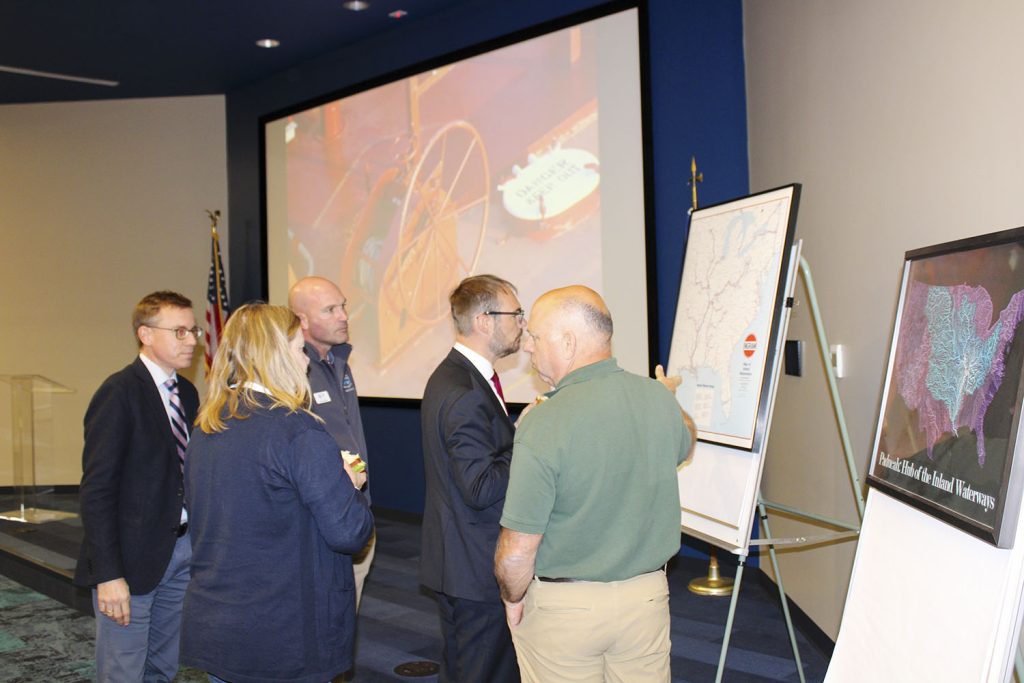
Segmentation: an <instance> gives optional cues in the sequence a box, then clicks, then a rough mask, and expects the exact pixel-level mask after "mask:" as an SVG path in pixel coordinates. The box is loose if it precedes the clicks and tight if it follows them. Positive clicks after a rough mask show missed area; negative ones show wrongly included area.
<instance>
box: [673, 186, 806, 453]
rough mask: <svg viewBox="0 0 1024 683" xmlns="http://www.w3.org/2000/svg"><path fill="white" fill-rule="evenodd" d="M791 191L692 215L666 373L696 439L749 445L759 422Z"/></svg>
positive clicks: (795, 190) (789, 232) (790, 219)
mask: <svg viewBox="0 0 1024 683" xmlns="http://www.w3.org/2000/svg"><path fill="white" fill-rule="evenodd" d="M799 194H800V186H799V185H790V186H788V187H783V188H780V189H777V190H771V191H768V192H763V193H760V194H756V195H753V196H750V197H744V198H742V199H738V200H735V201H731V202H727V203H725V204H719V205H716V206H712V207H707V208H704V209H699V210H697V211H695V212H694V213H693V217H692V219H691V221H690V235H689V238H688V240H687V245H686V262H685V264H684V266H683V276H682V284H681V285H680V288H679V302H678V306H677V308H676V322H675V328H674V331H673V335H672V347H671V350H670V352H669V373H670V374H673V375H679V376H680V377H682V379H683V383H682V385H681V386H680V388H679V392H678V393H677V396H678V398H679V403H680V405H682V406H683V408H684V409H685V410H686V411H687V412H688V413H690V415H691V416H692V417H693V419H694V421H695V422H696V423H697V427H698V429H699V430H700V438H701V439H702V440H705V441H711V442H713V443H720V444H723V445H726V446H735V447H738V448H746V449H750V448H752V447H753V445H754V442H755V437H756V436H758V434H757V432H758V426H759V425H763V411H762V410H761V408H762V403H763V399H764V398H765V391H764V388H765V372H766V370H767V369H768V368H769V367H770V363H769V362H768V361H769V360H770V358H771V355H772V352H773V351H774V349H772V348H771V338H772V333H773V332H774V330H775V326H776V324H777V320H776V313H777V312H778V309H779V302H780V300H779V296H780V287H781V285H782V284H783V283H782V279H783V278H784V277H785V274H786V270H785V268H786V260H787V257H788V255H789V248H790V247H791V246H792V243H793V227H794V225H795V217H796V204H797V202H798V200H799Z"/></svg>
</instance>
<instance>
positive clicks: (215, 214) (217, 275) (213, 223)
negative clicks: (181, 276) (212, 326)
mask: <svg viewBox="0 0 1024 683" xmlns="http://www.w3.org/2000/svg"><path fill="white" fill-rule="evenodd" d="M206 215H207V216H209V217H210V233H211V236H212V237H213V269H214V273H213V274H214V280H213V282H214V287H216V289H217V299H216V301H217V303H218V307H219V304H220V301H221V296H222V292H221V291H220V281H221V272H220V239H219V238H218V237H217V221H219V220H220V209H216V210H215V211H210V210H209V209H207V210H206Z"/></svg>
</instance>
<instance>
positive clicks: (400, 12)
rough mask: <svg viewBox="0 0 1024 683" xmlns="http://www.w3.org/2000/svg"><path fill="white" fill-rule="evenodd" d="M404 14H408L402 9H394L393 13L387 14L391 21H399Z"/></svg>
mask: <svg viewBox="0 0 1024 683" xmlns="http://www.w3.org/2000/svg"><path fill="white" fill-rule="evenodd" d="M406 14H408V12H406V11H405V10H404V9H396V10H395V11H394V12H388V16H389V17H391V18H392V19H401V18H402V17H404V16H405V15H406Z"/></svg>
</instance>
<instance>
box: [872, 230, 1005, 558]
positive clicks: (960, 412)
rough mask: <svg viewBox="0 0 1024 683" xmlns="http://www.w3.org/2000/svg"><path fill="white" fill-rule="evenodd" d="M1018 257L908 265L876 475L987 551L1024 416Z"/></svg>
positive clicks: (990, 251)
mask: <svg viewBox="0 0 1024 683" xmlns="http://www.w3.org/2000/svg"><path fill="white" fill-rule="evenodd" d="M1022 255H1024V250H1022V248H1021V245H1020V244H1019V243H1016V242H1014V243H1009V244H1004V245H992V246H987V247H981V248H976V249H970V250H965V251H959V252H952V253H946V254H938V255H935V256H930V257H926V258H918V259H914V260H910V261H909V262H908V264H907V269H906V273H905V285H904V291H903V296H902V301H901V304H900V314H899V318H898V321H899V322H898V324H897V328H896V335H895V349H894V351H893V353H892V360H891V366H890V368H889V373H888V378H887V380H886V384H887V386H886V391H885V402H884V406H883V412H882V415H881V416H880V418H879V430H878V436H877V441H876V444H875V449H874V451H875V453H874V459H873V463H872V467H871V472H870V477H871V479H872V481H874V482H876V483H879V484H881V485H883V486H889V487H890V488H889V489H888V491H889V492H891V493H896V494H906V495H908V496H909V498H908V499H905V502H908V503H909V504H911V505H914V506H916V507H919V508H921V509H922V510H924V511H925V512H928V513H929V514H938V515H939V516H942V515H944V514H952V515H954V518H955V519H958V520H960V521H964V520H966V522H965V523H966V526H965V527H963V528H964V529H965V530H967V531H968V532H969V533H973V534H975V535H978V536H979V537H981V538H983V539H985V540H988V541H989V542H997V538H998V536H999V534H1001V533H1003V531H1002V521H1001V520H1002V519H1003V517H1002V515H1003V513H1004V509H1005V508H1004V498H1005V496H1006V495H1007V493H1008V492H1007V489H1006V486H1007V485H1008V481H1009V476H1010V468H1011V465H1012V460H1013V458H1012V457H1011V456H1012V455H1013V447H1014V443H1015V440H1016V437H1015V434H1016V432H1015V431H1014V429H1015V425H1016V423H1017V417H1016V414H1017V412H1018V411H1019V407H1020V382H1021V372H1022V365H1024V343H1022V340H1024V338H1022V336H1021V334H1020V333H1021V330H1022V326H1021V320H1022V318H1024V270H1022V269H1021V268H1019V267H1018V264H1020V263H1021V262H1022V261H1021V257H1022ZM1008 528H1009V527H1008ZM1007 533H1009V532H1007ZM1004 540H1005V539H1004Z"/></svg>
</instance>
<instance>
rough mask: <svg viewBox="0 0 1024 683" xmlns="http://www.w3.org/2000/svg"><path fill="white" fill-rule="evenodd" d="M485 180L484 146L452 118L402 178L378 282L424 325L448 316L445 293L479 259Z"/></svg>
mask: <svg viewBox="0 0 1024 683" xmlns="http://www.w3.org/2000/svg"><path fill="white" fill-rule="evenodd" d="M490 184H491V179H490V171H489V169H488V165H487V150H486V148H485V147H484V142H483V140H482V139H481V138H480V133H478V132H477V130H476V129H475V128H474V127H473V126H472V125H471V124H469V123H467V122H466V121H453V122H451V123H449V124H447V125H445V126H444V127H443V128H441V129H440V130H439V131H437V133H435V134H434V136H433V137H432V138H431V139H430V142H428V143H427V146H426V147H425V149H424V150H423V154H422V155H420V157H419V161H418V162H417V163H416V166H415V168H414V170H413V172H412V175H411V176H410V178H409V184H408V188H407V190H406V193H405V201H404V202H403V204H402V214H401V222H400V223H399V226H398V244H397V247H396V249H395V253H394V256H393V257H392V259H391V262H390V263H389V264H388V268H387V272H386V273H385V274H384V283H383V287H382V291H383V292H385V293H386V294H387V295H388V297H389V298H390V299H391V301H390V303H392V304H393V305H395V306H396V307H398V308H400V309H401V310H403V311H404V312H405V314H406V315H407V316H408V317H409V318H411V319H413V320H416V321H417V322H419V323H421V324H427V325H429V324H433V323H435V322H438V321H440V320H442V319H444V318H446V317H448V315H449V308H448V294H449V292H451V290H452V289H453V288H454V287H455V285H456V284H458V282H459V281H460V280H461V279H462V278H464V277H466V276H467V275H469V274H471V273H473V272H474V269H475V268H476V264H477V261H478V260H479V259H480V250H481V249H482V248H483V244H484V232H485V231H486V228H487V213H488V210H489V208H490Z"/></svg>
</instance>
